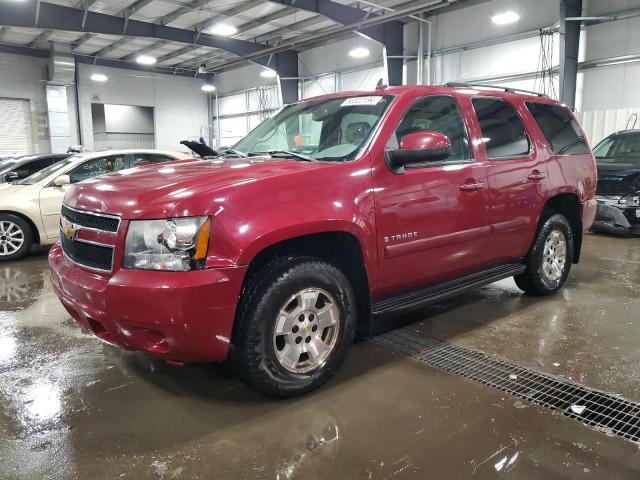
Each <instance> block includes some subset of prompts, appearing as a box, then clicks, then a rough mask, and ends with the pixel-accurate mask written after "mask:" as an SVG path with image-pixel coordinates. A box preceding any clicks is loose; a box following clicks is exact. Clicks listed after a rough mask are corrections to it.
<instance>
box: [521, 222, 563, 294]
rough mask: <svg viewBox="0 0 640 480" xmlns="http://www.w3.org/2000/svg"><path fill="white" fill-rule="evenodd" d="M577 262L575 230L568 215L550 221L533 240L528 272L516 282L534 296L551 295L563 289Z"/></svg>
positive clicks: (528, 260) (528, 259) (544, 224)
mask: <svg viewBox="0 0 640 480" xmlns="http://www.w3.org/2000/svg"><path fill="white" fill-rule="evenodd" d="M572 261H573V231H572V230H571V225H569V221H568V220H567V219H566V217H565V216H564V215H561V214H555V215H552V216H550V217H549V218H547V219H546V220H545V221H544V223H543V224H542V226H541V227H540V229H539V230H538V233H537V234H536V237H535V239H534V241H533V245H532V246H531V249H530V250H529V255H528V257H527V269H526V270H525V271H524V272H523V273H521V274H520V275H516V276H515V277H514V280H515V281H516V285H518V287H519V288H520V289H522V290H524V291H525V292H527V293H530V294H533V295H548V294H550V293H553V292H555V291H557V290H559V289H560V287H562V285H563V284H564V282H565V281H566V279H567V277H568V276H569V271H570V270H571V263H572Z"/></svg>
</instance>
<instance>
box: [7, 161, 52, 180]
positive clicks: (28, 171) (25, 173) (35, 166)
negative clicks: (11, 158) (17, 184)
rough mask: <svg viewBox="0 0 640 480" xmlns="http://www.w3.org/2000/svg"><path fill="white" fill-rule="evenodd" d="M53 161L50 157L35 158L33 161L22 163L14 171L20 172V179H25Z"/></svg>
mask: <svg viewBox="0 0 640 480" xmlns="http://www.w3.org/2000/svg"><path fill="white" fill-rule="evenodd" d="M52 163H53V160H51V159H50V158H45V159H41V160H34V161H33V162H27V163H25V164H23V165H20V166H19V167H17V168H16V169H15V170H14V172H16V173H17V174H18V178H19V179H23V178H27V177H29V176H31V175H33V174H34V173H36V172H39V171H40V170H42V169H43V168H45V167H48V166H49V165H51V164H52Z"/></svg>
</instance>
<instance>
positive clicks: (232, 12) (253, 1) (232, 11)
mask: <svg viewBox="0 0 640 480" xmlns="http://www.w3.org/2000/svg"><path fill="white" fill-rule="evenodd" d="M264 3H265V0H250V1H248V2H241V3H240V4H238V5H236V6H235V7H232V8H229V9H227V10H224V11H222V12H220V13H219V14H217V15H214V16H213V17H210V18H208V19H206V20H203V21H202V22H198V23H196V24H195V25H194V26H193V27H191V28H194V29H196V30H198V31H202V30H205V29H207V28H209V27H213V26H214V25H215V24H216V23H219V22H221V21H223V20H226V19H228V18H231V17H235V16H236V15H238V14H240V13H243V12H246V11H247V10H249V9H251V8H255V7H258V6H260V5H264Z"/></svg>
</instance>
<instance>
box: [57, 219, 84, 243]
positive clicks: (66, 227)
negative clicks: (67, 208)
mask: <svg viewBox="0 0 640 480" xmlns="http://www.w3.org/2000/svg"><path fill="white" fill-rule="evenodd" d="M61 223H62V225H61V226H62V233H63V234H64V236H65V237H67V239H68V240H74V239H75V238H76V235H77V234H78V231H79V230H80V228H78V227H76V226H75V225H74V224H73V223H71V222H69V221H68V220H66V219H65V218H63V219H62V221H61Z"/></svg>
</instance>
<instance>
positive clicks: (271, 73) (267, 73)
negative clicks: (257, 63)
mask: <svg viewBox="0 0 640 480" xmlns="http://www.w3.org/2000/svg"><path fill="white" fill-rule="evenodd" d="M260 76H261V77H262V78H276V77H277V76H278V72H276V71H275V70H271V69H270V68H266V69H264V70H262V71H261V72H260Z"/></svg>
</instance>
